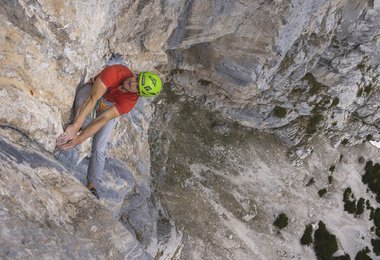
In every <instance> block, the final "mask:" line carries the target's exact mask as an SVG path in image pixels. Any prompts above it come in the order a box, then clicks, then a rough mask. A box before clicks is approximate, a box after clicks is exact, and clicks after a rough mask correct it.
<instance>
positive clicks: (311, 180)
mask: <svg viewBox="0 0 380 260" xmlns="http://www.w3.org/2000/svg"><path fill="white" fill-rule="evenodd" d="M314 183H315V180H314V178H311V179H310V180H309V182H308V183H307V184H306V186H307V187H309V186H311V185H313V184H314Z"/></svg>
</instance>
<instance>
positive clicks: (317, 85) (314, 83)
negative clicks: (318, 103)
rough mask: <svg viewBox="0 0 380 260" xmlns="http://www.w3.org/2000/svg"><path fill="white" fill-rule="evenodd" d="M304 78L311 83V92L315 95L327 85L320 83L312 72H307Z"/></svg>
mask: <svg viewBox="0 0 380 260" xmlns="http://www.w3.org/2000/svg"><path fill="white" fill-rule="evenodd" d="M302 80H306V81H307V82H308V83H309V85H310V89H309V94H310V95H315V94H317V93H319V92H320V91H321V90H322V88H323V87H326V86H325V85H323V84H321V83H319V82H318V81H317V80H316V79H315V77H314V76H313V74H311V73H306V74H305V76H304V77H303V78H302Z"/></svg>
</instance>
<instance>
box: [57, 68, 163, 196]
mask: <svg viewBox="0 0 380 260" xmlns="http://www.w3.org/2000/svg"><path fill="white" fill-rule="evenodd" d="M161 87H162V82H161V79H160V78H159V77H158V76H157V75H156V74H153V73H151V72H141V73H140V74H139V75H134V74H133V73H132V72H131V71H130V70H129V68H127V67H126V66H124V65H120V64H117V65H111V66H108V67H106V68H105V69H103V70H102V71H101V72H100V74H99V75H98V76H97V77H96V78H95V81H94V82H93V83H91V82H90V83H86V84H84V85H83V87H82V88H81V89H80V90H79V91H78V93H77V95H76V97H75V103H74V104H75V119H74V120H73V122H72V123H71V124H69V126H67V127H66V129H65V131H64V133H63V134H61V135H60V136H59V137H58V138H57V141H56V149H55V150H56V151H57V150H68V149H71V148H73V147H75V146H76V145H78V144H81V143H82V142H84V141H85V140H86V139H87V138H89V137H91V136H93V139H92V149H91V158H90V162H89V165H88V169H87V188H88V189H89V190H90V191H91V192H92V193H93V194H94V195H95V196H96V197H97V198H98V199H99V195H98V193H97V190H96V183H97V182H98V181H99V180H100V176H101V174H102V172H103V169H104V163H105V159H106V148H107V143H108V140H109V139H110V137H111V133H112V129H113V128H114V125H115V121H116V117H118V116H120V115H123V114H127V113H128V112H129V111H131V110H132V109H133V107H134V106H135V104H136V102H137V100H138V99H139V97H140V96H141V97H151V96H155V95H158V94H159V93H160V91H161ZM92 112H94V113H93V114H95V115H96V117H95V118H94V119H93V118H92V117H91V114H92Z"/></svg>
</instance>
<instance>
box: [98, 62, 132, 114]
mask: <svg viewBox="0 0 380 260" xmlns="http://www.w3.org/2000/svg"><path fill="white" fill-rule="evenodd" d="M132 76H133V73H132V72H131V71H130V70H129V69H128V68H127V67H126V66H124V65H120V64H116V65H111V66H109V67H106V68H105V69H103V70H102V72H100V74H99V77H100V80H101V81H102V82H103V84H104V85H105V86H106V87H107V92H106V94H104V99H105V100H107V101H109V102H112V103H113V104H114V105H115V107H116V109H117V111H118V112H119V113H120V115H122V114H126V113H128V112H129V111H131V110H132V108H133V107H134V106H135V104H136V102H137V100H138V99H139V96H138V95H137V94H136V93H129V92H123V91H121V90H119V89H118V87H119V86H120V85H121V84H122V83H123V81H124V80H125V79H127V78H129V77H132Z"/></svg>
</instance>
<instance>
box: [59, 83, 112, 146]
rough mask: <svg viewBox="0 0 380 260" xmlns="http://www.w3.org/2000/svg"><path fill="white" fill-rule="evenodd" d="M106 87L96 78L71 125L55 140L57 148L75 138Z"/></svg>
mask: <svg viewBox="0 0 380 260" xmlns="http://www.w3.org/2000/svg"><path fill="white" fill-rule="evenodd" d="M106 90H107V87H106V86H105V85H104V83H103V82H102V81H101V80H100V77H98V78H97V79H96V80H95V82H94V84H93V85H92V88H91V93H90V95H89V96H88V97H87V98H86V99H85V101H84V102H83V104H82V105H81V106H80V107H79V109H78V111H76V113H75V119H74V122H73V124H71V125H69V126H68V127H67V128H66V129H65V132H64V133H63V134H61V135H60V136H59V137H58V139H57V143H56V145H57V147H60V146H61V145H62V144H65V143H67V142H68V141H70V140H72V139H73V138H75V137H76V136H77V133H78V131H79V129H80V128H81V127H82V125H83V122H84V120H85V119H86V117H87V115H88V114H89V113H91V111H92V110H93V109H94V107H95V105H96V102H97V101H98V99H100V98H101V97H102V96H103V95H104V93H105V92H106Z"/></svg>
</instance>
